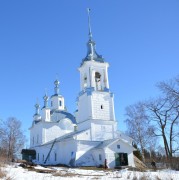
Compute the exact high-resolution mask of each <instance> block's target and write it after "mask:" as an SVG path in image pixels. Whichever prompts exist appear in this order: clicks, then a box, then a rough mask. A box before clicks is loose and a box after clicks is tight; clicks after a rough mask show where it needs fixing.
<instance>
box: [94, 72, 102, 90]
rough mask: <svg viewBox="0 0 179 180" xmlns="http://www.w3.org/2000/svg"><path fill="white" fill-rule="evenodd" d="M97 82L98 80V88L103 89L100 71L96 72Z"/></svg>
mask: <svg viewBox="0 0 179 180" xmlns="http://www.w3.org/2000/svg"><path fill="white" fill-rule="evenodd" d="M95 82H96V90H98V91H100V90H102V89H101V74H100V73H99V72H95Z"/></svg>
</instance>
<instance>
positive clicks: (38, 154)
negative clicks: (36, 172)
mask: <svg viewBox="0 0 179 180" xmlns="http://www.w3.org/2000/svg"><path fill="white" fill-rule="evenodd" d="M37 160H38V161H39V153H38V154H37Z"/></svg>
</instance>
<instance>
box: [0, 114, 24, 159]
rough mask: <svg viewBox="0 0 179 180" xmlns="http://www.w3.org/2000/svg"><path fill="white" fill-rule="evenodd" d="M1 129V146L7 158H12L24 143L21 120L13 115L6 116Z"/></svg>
mask: <svg viewBox="0 0 179 180" xmlns="http://www.w3.org/2000/svg"><path fill="white" fill-rule="evenodd" d="M1 130H2V133H1V147H2V148H3V149H5V150H6V151H7V157H8V159H9V160H13V159H14V158H15V156H16V154H17V153H18V152H19V151H20V150H21V149H22V148H23V146H24V143H25V136H24V134H23V132H22V130H21V122H20V121H19V120H17V119H16V118H14V117H11V118H8V119H7V120H6V121H4V122H3V124H2V125H1Z"/></svg>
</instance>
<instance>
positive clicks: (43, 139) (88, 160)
mask: <svg viewBox="0 0 179 180" xmlns="http://www.w3.org/2000/svg"><path fill="white" fill-rule="evenodd" d="M89 20H90V19H89ZM108 67H109V64H108V62H106V61H105V60H104V59H103V57H102V56H100V55H98V54H97V52H96V50H95V42H94V40H93V38H92V33H91V28H90V23H89V40H88V42H87V55H86V57H85V58H84V59H83V60H82V62H81V65H80V67H79V73H80V92H79V95H78V97H77V110H76V112H75V114H74V115H72V114H71V113H69V112H67V110H66V108H65V99H64V97H63V96H62V95H61V93H59V81H58V80H56V81H55V82H54V85H55V87H54V94H53V95H52V96H51V97H50V98H49V97H48V96H47V95H45V96H44V97H43V99H44V106H43V108H42V109H41V110H40V105H39V104H38V103H37V104H36V105H35V108H36V112H35V114H34V116H33V122H32V126H31V127H30V149H31V150H33V151H35V153H36V157H35V162H36V163H37V164H44V165H57V164H63V165H67V166H77V167H78V166H97V167H98V166H103V165H104V164H105V163H106V164H107V166H108V167H109V168H115V167H119V166H127V165H128V166H133V167H134V166H135V164H134V156H133V151H134V148H133V145H132V144H133V139H131V138H130V137H128V136H126V135H125V134H123V133H122V132H120V131H119V130H118V129H117V120H116V118H115V108H114V94H113V93H112V92H111V91H110V88H109V79H108ZM48 104H50V106H48Z"/></svg>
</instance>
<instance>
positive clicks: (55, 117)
mask: <svg viewBox="0 0 179 180" xmlns="http://www.w3.org/2000/svg"><path fill="white" fill-rule="evenodd" d="M50 115H51V120H52V121H54V122H60V121H61V120H63V119H69V120H70V121H71V122H72V123H73V124H76V119H75V117H74V116H73V115H72V114H71V113H69V112H67V111H61V110H51V111H50Z"/></svg>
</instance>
